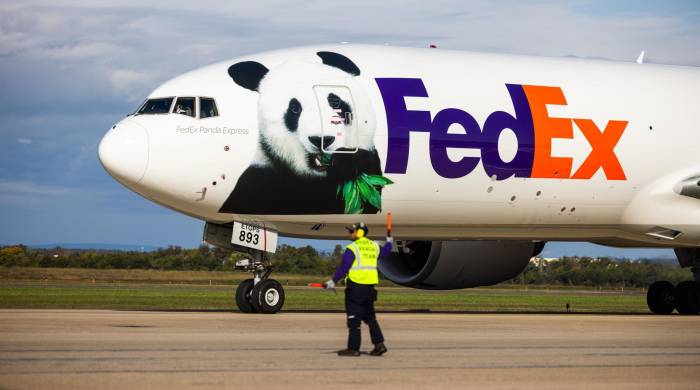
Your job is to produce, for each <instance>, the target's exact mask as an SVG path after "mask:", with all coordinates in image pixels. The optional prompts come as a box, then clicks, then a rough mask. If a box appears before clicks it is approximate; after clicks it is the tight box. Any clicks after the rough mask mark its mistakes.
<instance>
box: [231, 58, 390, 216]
mask: <svg viewBox="0 0 700 390" xmlns="http://www.w3.org/2000/svg"><path fill="white" fill-rule="evenodd" d="M317 55H318V57H320V58H321V60H322V61H320V62H306V61H298V60H297V61H288V62H285V63H282V64H281V65H278V66H276V67H274V68H273V69H271V70H270V69H268V68H267V67H265V66H264V65H263V64H261V63H259V62H255V61H244V62H238V63H236V64H233V65H231V66H230V67H229V69H228V73H229V75H230V76H231V78H232V79H233V81H234V82H235V84H237V85H238V86H240V87H243V88H246V89H248V90H251V91H255V92H258V94H259V97H258V131H259V139H258V145H257V149H256V152H255V156H254V158H253V161H252V162H251V164H250V166H249V167H248V168H247V169H246V170H245V171H244V172H243V174H242V175H241V177H240V178H239V179H238V182H237V183H236V186H235V188H234V189H233V191H232V192H231V194H230V195H229V197H228V198H227V199H226V201H225V202H224V204H223V205H222V206H221V208H220V210H219V211H220V212H223V213H234V214H265V215H302V214H355V213H365V214H370V213H371V214H373V213H377V212H378V211H379V209H381V191H382V188H383V187H384V186H385V185H387V184H391V181H390V180H389V179H387V178H385V177H383V176H382V171H381V165H380V160H379V155H378V154H377V151H376V149H375V147H374V130H375V118H374V113H373V112H372V107H371V105H370V104H369V99H368V97H367V96H366V93H365V91H364V90H363V89H362V87H361V86H360V84H359V83H357V82H356V81H355V80H354V78H355V77H357V76H359V75H360V69H359V68H358V67H357V65H355V64H354V63H353V62H352V61H351V60H350V59H349V58H347V57H345V56H343V55H341V54H338V53H333V52H318V53H317ZM359 112H361V113H362V118H363V120H362V121H359V120H358V121H355V123H353V122H352V121H353V119H354V118H355V117H357V115H358V113H359ZM329 113H330V115H329ZM324 120H327V122H328V123H324V122H323V121H324ZM351 125H352V126H351ZM324 126H325V130H324ZM329 129H331V130H332V132H331V131H329Z"/></svg>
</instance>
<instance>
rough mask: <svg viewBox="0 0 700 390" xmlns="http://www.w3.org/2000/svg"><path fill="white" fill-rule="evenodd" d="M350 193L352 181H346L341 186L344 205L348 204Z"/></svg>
mask: <svg viewBox="0 0 700 390" xmlns="http://www.w3.org/2000/svg"><path fill="white" fill-rule="evenodd" d="M351 192H352V180H348V181H346V182H345V184H343V199H345V204H346V205H347V204H348V199H350V196H351V194H350V193H351Z"/></svg>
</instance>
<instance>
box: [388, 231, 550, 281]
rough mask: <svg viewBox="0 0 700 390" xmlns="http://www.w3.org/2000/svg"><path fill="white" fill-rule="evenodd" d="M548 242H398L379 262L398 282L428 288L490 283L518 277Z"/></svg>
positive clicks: (390, 276) (389, 275)
mask: <svg viewBox="0 0 700 390" xmlns="http://www.w3.org/2000/svg"><path fill="white" fill-rule="evenodd" d="M542 248H544V242H530V241H397V242H396V244H395V248H394V251H392V252H391V254H390V255H389V256H388V257H387V258H385V259H382V260H381V261H380V262H379V270H380V271H381V273H382V274H383V275H384V276H385V277H386V278H387V279H389V280H391V281H392V282H394V283H397V284H400V285H403V286H408V287H413V288H421V289H428V290H454V289H460V288H467V287H477V286H489V285H493V284H496V283H500V282H503V281H505V280H509V279H512V278H514V277H516V276H518V275H519V274H520V273H521V272H522V271H523V270H524V269H525V267H526V266H527V264H528V262H529V261H530V258H532V256H536V255H538V254H539V253H540V252H541V251H542Z"/></svg>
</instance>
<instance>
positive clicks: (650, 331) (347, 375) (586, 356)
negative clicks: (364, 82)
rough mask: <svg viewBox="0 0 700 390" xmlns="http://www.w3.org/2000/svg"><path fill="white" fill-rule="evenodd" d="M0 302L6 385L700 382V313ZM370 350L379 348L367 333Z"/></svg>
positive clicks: (0, 357) (0, 372)
mask: <svg viewBox="0 0 700 390" xmlns="http://www.w3.org/2000/svg"><path fill="white" fill-rule="evenodd" d="M379 320H380V323H381V325H382V327H383V328H384V332H385V336H386V338H387V346H388V348H389V352H388V353H387V354H386V355H384V356H382V357H371V356H368V355H363V356H360V357H358V358H347V357H338V356H336V355H335V351H336V350H337V349H340V348H342V347H344V344H345V338H346V329H345V317H344V315H343V314H339V313H281V314H276V315H244V314H239V313H225V312H132V311H100V310H0V362H1V364H0V388H10V389H15V388H17V389H20V388H21V389H76V388H90V389H97V388H99V389H124V388H127V389H141V388H149V389H170V388H224V387H226V388H251V389H252V388H263V389H323V388H329V389H330V388H333V389H336V388H350V387H354V388H357V387H359V386H362V387H364V388H368V387H369V388H382V389H401V390H409V389H445V388H494V389H506V388H508V389H511V388H519V389H523V388H524V389H528V388H533V389H534V388H537V389H578V388H596V389H600V388H615V389H624V388H630V389H631V388H634V389H659V388H664V389H676V388H677V389H685V388H687V389H691V388H692V389H697V388H700V317H697V316H696V317H682V316H652V315H578V314H561V315H545V314H535V315H531V314H393V313H392V314H381V313H380V314H379ZM363 342H364V343H363V349H364V350H369V349H370V347H371V345H370V342H369V336H368V334H367V330H366V327H365V328H364V329H363Z"/></svg>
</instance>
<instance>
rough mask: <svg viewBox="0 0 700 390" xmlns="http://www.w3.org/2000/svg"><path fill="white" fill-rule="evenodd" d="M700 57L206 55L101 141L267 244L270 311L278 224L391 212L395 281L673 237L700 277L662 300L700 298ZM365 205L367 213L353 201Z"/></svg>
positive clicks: (138, 171) (448, 278)
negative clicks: (558, 247)
mask: <svg viewBox="0 0 700 390" xmlns="http://www.w3.org/2000/svg"><path fill="white" fill-rule="evenodd" d="M698 109H700V71H699V70H698V69H697V68H692V67H680V66H664V65H648V64H644V65H640V64H637V63H634V62H630V63H619V62H607V61H593V60H583V59H569V58H537V57H526V56H513V55H500V54H479V53H466V52H457V51H447V50H434V49H417V48H396V47H388V46H368V45H334V46H319V47H303V48H295V49H288V50H279V51H273V52H266V53H260V54H254V55H250V56H246V57H242V58H237V59H233V60H230V61H224V62H220V63H217V64H213V65H210V66H206V67H203V68H200V69H197V70H194V71H191V72H188V73H186V74H183V75H181V76H178V77H176V78H174V79H172V80H170V81H168V82H166V83H165V84H163V85H161V86H160V87H158V88H157V89H156V90H155V91H153V93H151V95H150V96H149V97H148V98H147V99H146V101H145V102H144V103H143V105H142V106H141V107H139V108H138V110H137V111H136V112H135V113H133V114H131V115H129V116H128V117H126V118H125V119H123V120H121V121H120V122H119V123H117V124H116V125H114V126H113V127H112V129H111V130H109V132H108V133H107V134H106V135H105V137H104V139H103V140H102V142H101V144H100V147H99V156H100V160H101V162H102V164H103V166H104V168H105V169H106V170H107V171H108V172H109V173H110V174H111V175H112V176H113V177H114V178H115V179H116V180H118V181H119V182H120V183H122V184H123V185H125V186H126V187H128V188H130V189H131V190H133V191H135V192H137V193H138V194H140V195H142V196H144V197H145V198H147V199H150V200H152V201H153V202H156V203H159V204H161V205H163V206H165V207H168V208H171V209H173V210H176V211H178V212H181V213H184V214H187V215H189V216H192V217H194V218H198V219H201V220H203V221H205V222H206V224H205V231H204V239H205V240H206V241H207V242H209V243H211V244H213V245H217V246H222V247H227V248H231V249H234V250H241V251H247V252H248V253H250V254H251V255H253V261H251V262H250V263H249V264H248V265H247V268H248V269H249V270H250V271H253V273H254V276H255V277H254V278H252V279H249V280H247V281H246V282H244V283H242V284H241V285H240V286H239V288H238V290H237V294H236V301H237V304H238V306H239V308H240V309H241V310H243V311H245V312H256V311H257V312H263V313H274V312H277V311H278V310H280V308H281V307H282V305H283V303H284V291H283V289H282V286H281V285H280V284H279V283H277V282H276V281H274V280H273V279H270V278H268V276H269V274H270V270H271V269H270V268H269V266H268V262H267V256H266V254H267V253H270V252H274V250H275V247H276V243H277V236H278V234H280V235H284V236H291V237H305V238H324V239H343V238H345V237H346V233H345V230H344V229H343V227H344V226H346V225H348V224H350V223H352V222H356V221H358V220H362V221H364V222H366V223H367V224H368V226H369V228H370V235H371V236H374V237H375V238H378V237H381V236H383V232H384V224H385V221H386V213H387V212H389V211H390V212H391V213H392V215H393V216H394V236H395V237H396V238H397V242H396V245H395V246H396V248H395V252H394V253H393V254H392V256H391V257H390V258H389V259H387V260H385V261H383V262H381V264H380V270H381V272H382V273H383V274H384V275H385V276H386V278H388V279H389V280H391V281H393V282H396V283H398V284H401V285H405V286H410V287H416V288H423V289H438V290H440V289H460V288H465V287H474V286H484V285H491V284H495V283H498V282H501V281H504V280H508V279H510V278H513V277H515V276H516V275H518V274H519V273H520V272H521V271H522V270H523V269H524V268H525V266H526V265H527V264H528V261H529V259H530V258H531V257H532V256H535V255H537V254H538V253H540V251H541V250H542V248H543V246H544V244H545V242H547V241H556V240H566V241H590V242H594V243H599V244H604V245H610V246H616V247H669V248H674V249H675V251H676V254H677V256H678V260H679V262H680V265H681V266H682V267H692V269H693V272H694V277H695V281H688V282H683V283H680V284H679V285H678V286H675V287H674V286H673V285H671V284H670V283H669V282H656V283H654V284H653V285H652V286H651V288H650V289H649V292H648V297H647V301H648V304H649V308H650V309H651V311H653V312H654V313H671V312H672V311H673V310H674V309H676V310H678V312H680V313H698V311H699V310H700V287H699V286H700V284H698V281H700V129H699V128H698V124H697V123H696V122H693V119H692V118H694V117H695V115H696V114H697V111H698ZM358 214H361V215H358Z"/></svg>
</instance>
